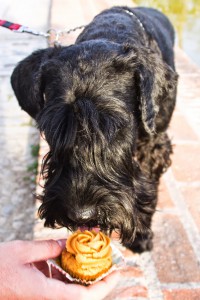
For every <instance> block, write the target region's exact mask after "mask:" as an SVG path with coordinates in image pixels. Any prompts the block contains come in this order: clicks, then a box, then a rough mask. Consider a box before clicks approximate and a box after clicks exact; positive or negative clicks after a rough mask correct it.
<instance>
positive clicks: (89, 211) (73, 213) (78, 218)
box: [67, 208, 96, 223]
mask: <svg viewBox="0 0 200 300" xmlns="http://www.w3.org/2000/svg"><path fill="white" fill-rule="evenodd" d="M67 215H68V217H69V219H70V220H72V221H73V222H75V223H86V222H88V221H90V220H93V219H94V218H95V217H96V210H95V209H94V208H86V209H77V210H68V212H67Z"/></svg>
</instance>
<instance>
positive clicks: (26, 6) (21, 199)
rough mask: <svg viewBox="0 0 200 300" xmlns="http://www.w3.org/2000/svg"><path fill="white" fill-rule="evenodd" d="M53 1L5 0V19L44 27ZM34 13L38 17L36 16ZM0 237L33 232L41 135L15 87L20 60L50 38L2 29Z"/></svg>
mask: <svg viewBox="0 0 200 300" xmlns="http://www.w3.org/2000/svg"><path fill="white" fill-rule="evenodd" d="M49 4H50V1H49V0H44V1H42V2H41V1H39V0H36V1H34V3H33V2H31V1H13V0H1V2H0V11H1V18H2V19H6V20H10V21H13V22H19V23H20V22H21V23H22V24H25V25H26V24H29V25H30V26H32V27H33V28H36V29H38V30H45V29H46V28H47V27H48V20H49ZM32 15H35V16H37V18H35V19H34V18H32ZM0 44H1V47H0V61H1V64H0V186H1V188H0V241H5V240H12V239H15V238H20V239H29V238H32V237H33V223H34V212H35V205H34V202H35V201H34V197H33V195H32V192H33V191H34V190H35V184H34V182H33V179H34V176H33V169H34V165H35V160H36V158H35V157H34V156H33V155H32V154H31V147H33V148H36V145H37V144H38V143H39V135H38V132H37V130H36V129H35V127H34V126H33V125H32V121H31V119H30V118H29V117H28V116H27V114H26V113H25V112H23V111H21V109H20V108H19V106H18V104H17V101H16V99H15V98H14V95H13V92H12V89H11V86H10V74H11V72H12V70H13V68H14V66H15V64H16V63H17V62H18V61H19V60H21V59H23V58H24V57H26V56H27V55H28V54H29V53H30V52H32V51H33V50H35V49H38V48H39V47H42V48H43V47H44V46H45V44H46V41H45V40H43V39H42V38H38V37H36V38H34V37H32V36H30V35H26V34H14V33H13V32H11V31H9V30H6V29H4V28H0Z"/></svg>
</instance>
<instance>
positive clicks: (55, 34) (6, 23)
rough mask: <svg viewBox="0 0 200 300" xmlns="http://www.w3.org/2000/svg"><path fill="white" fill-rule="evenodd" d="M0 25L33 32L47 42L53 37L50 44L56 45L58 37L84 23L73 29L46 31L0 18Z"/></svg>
mask: <svg viewBox="0 0 200 300" xmlns="http://www.w3.org/2000/svg"><path fill="white" fill-rule="evenodd" d="M0 27H5V28H7V29H10V30H12V31H13V32H19V33H22V32H26V33H30V34H34V35H37V36H43V37H45V38H48V39H49V43H50V41H51V40H52V39H53V42H51V43H50V44H53V45H56V44H61V43H60V38H61V37H62V36H63V35H66V34H69V33H71V32H73V31H76V30H77V29H82V28H85V25H82V26H78V27H75V28H73V29H64V30H55V29H49V30H48V31H47V32H41V31H37V30H34V29H31V28H29V27H27V26H24V25H20V24H15V23H11V22H9V21H5V20H0Z"/></svg>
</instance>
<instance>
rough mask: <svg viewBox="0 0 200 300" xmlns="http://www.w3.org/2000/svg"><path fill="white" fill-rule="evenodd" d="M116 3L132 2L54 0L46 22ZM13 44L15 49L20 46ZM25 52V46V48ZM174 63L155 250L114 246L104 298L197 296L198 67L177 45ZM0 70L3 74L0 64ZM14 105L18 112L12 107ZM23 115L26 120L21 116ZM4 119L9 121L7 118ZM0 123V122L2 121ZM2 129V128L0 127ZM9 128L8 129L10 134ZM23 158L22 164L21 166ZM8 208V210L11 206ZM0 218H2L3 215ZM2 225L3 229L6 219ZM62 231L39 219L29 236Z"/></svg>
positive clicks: (75, 18)
mask: <svg viewBox="0 0 200 300" xmlns="http://www.w3.org/2000/svg"><path fill="white" fill-rule="evenodd" d="M121 3H123V4H127V5H130V4H131V1H129V0H124V1H114V0H101V1H93V0H73V2H72V1H70V0H54V1H53V2H52V10H51V26H52V27H55V28H59V29H62V28H64V27H67V28H73V27H75V26H78V25H80V24H85V23H88V22H89V21H90V20H91V19H92V17H93V16H94V15H95V14H97V13H98V12H99V11H101V10H102V9H104V8H106V7H108V6H112V5H113V4H118V5H120V4H121ZM29 23H30V22H29ZM40 28H41V27H40ZM76 34H77V33H75V34H71V35H70V36H68V37H67V39H66V40H65V41H64V42H65V43H66V44H70V43H72V42H73V41H74V38H75V36H76ZM35 46H37V45H36V44H35V43H34V46H33V48H34V47H35ZM18 47H19V46H17V47H16V50H18V49H20V48H18ZM28 50H29V49H26V52H28ZM20 51H21V50H19V52H20ZM24 54H25V53H24ZM10 55H11V58H12V57H13V52H10ZM7 59H8V57H7ZM16 60H17V58H16ZM176 65H177V70H178V73H179V75H180V79H179V88H178V101H177V107H176V111H175V113H174V116H173V119H172V123H171V126H170V130H169V134H170V137H171V138H172V140H173V144H174V155H173V165H172V167H171V168H170V169H169V171H168V172H167V173H166V174H165V175H164V176H163V179H162V182H161V186H160V194H159V204H158V211H157V213H156V214H155V217H154V222H153V229H154V233H155V239H154V245H155V246H154V250H153V251H152V253H144V254H142V255H133V254H132V253H131V252H130V251H128V250H126V249H124V248H123V247H121V246H120V245H118V246H119V247H120V249H121V250H122V252H123V253H124V255H125V258H126V262H127V268H126V269H125V270H124V271H122V277H121V282H120V284H119V285H118V286H117V289H116V290H115V291H113V293H112V295H110V296H109V297H108V298H107V300H120V299H126V300H134V299H135V300H144V299H149V300H152V299H157V300H199V299H200V234H199V233H200V218H199V216H200V205H199V194H200V177H199V175H200V163H199V153H200V119H199V115H200V69H199V68H197V67H196V66H195V65H193V64H192V62H191V61H190V60H189V59H188V58H187V56H186V55H185V54H184V53H183V52H182V51H181V50H179V49H176ZM2 70H3V71H2V72H4V70H5V68H3V69H2ZM9 72H10V70H9V71H8V72H7V74H6V75H5V80H7V81H6V82H8V76H9ZM0 75H1V73H0ZM1 78H2V76H1ZM2 86H3V87H4V93H5V94H6V95H8V93H7V91H9V93H11V91H10V90H9V89H8V88H7V85H6V84H4V85H2V83H1V90H2ZM1 97H2V96H1ZM5 98H6V97H5ZM12 101H13V102H12V103H13V104H12V105H14V103H15V102H14V99H13V100H12ZM15 109H16V110H17V106H16V108H15ZM23 117H24V118H25V116H24V114H23ZM13 120H14V118H13V119H12V121H13ZM8 121H9V122H10V121H11V118H10V119H8ZM8 124H9V123H8ZM0 125H1V126H2V123H0ZM3 125H4V124H3ZM15 127H16V124H15ZM3 128H5V126H3ZM6 128H7V127H6ZM12 129H13V128H12ZM1 130H3V129H2V128H1ZM10 130H11V129H7V131H9V132H10ZM21 135H22V133H21ZM0 136H1V138H3V139H2V144H3V145H4V144H5V142H6V143H8V142H10V141H8V135H5V132H4V133H3V134H1V135H0ZM14 137H15V136H13V135H12V139H13V144H12V151H14V148H15V147H14V145H15V142H14V141H15V139H14ZM19 137H20V136H19ZM19 137H18V138H17V141H18V142H19V141H20V138H19ZM25 137H26V135H25ZM23 140H24V138H23ZM27 144H28V142H27V139H26V142H25V144H24V145H23V144H22V145H21V148H20V149H22V150H21V152H20V153H21V154H20V158H22V157H23V156H24V150H23V149H25V148H26V147H27ZM41 145H42V148H41V151H40V152H41V153H40V154H41V156H43V154H44V153H45V152H46V151H47V148H46V145H45V144H44V142H42V143H41ZM1 147H2V146H1ZM23 147H24V148H23ZM1 149H2V148H1ZM9 149H10V148H9V147H7V148H6V154H8V155H6V158H5V159H4V160H3V162H2V163H1V165H0V168H1V170H2V172H1V175H4V172H9V174H8V175H7V176H9V177H6V178H9V179H10V178H13V176H14V175H13V174H12V173H13V172H12V170H10V171H9V169H10V168H9V163H7V164H6V165H5V166H4V164H5V162H6V159H7V157H9V161H10V162H12V166H13V165H15V163H16V160H15V157H14V159H13V156H12V155H11V153H10V152H9ZM18 155H19V153H17V157H18ZM13 160H14V161H13ZM27 162H28V161H25V162H24V163H25V165H26V163H27ZM10 164H11V163H10ZM20 166H21V163H20ZM6 174H7V173H6ZM19 175H20V173H19ZM2 178H3V179H2V180H4V184H7V180H6V178H5V176H3V177H2ZM14 179H15V177H14ZM13 182H14V180H13ZM21 184H22V182H19V184H18V186H17V190H15V193H16V192H17V191H18V190H21V189H22V187H23V188H24V185H23V184H22V185H21ZM5 191H6V195H7V199H6V198H4V204H5V205H8V203H9V202H8V198H10V197H11V199H12V197H13V191H12V189H11V187H10V186H9V187H8V186H7V188H6V189H5ZM10 195H11V196H10ZM27 197H28V194H27V191H26V196H25V197H23V195H22V196H21V197H20V198H21V200H22V198H25V200H28V199H27ZM16 205H17V204H16ZM37 205H38V204H37ZM9 207H10V209H11V208H12V206H9ZM19 207H21V209H22V206H20V205H19ZM12 209H13V208H12ZM23 210H24V208H23ZM7 215H8V217H7V218H10V217H11V216H10V212H9V210H8V213H7ZM14 215H15V218H16V215H17V213H16V212H15V213H14ZM1 216H3V218H4V214H3V213H2V214H1ZM13 220H14V219H13ZM3 227H6V222H4V226H3ZM1 228H2V227H1ZM1 230H2V229H1ZM14 231H15V230H14V227H12V226H11V227H9V228H8V229H7V231H6V230H5V233H6V234H7V232H8V233H9V234H11V237H12V234H13V232H14ZM65 233H66V231H65V229H61V230H58V231H57V230H49V229H43V225H42V222H41V221H39V220H36V222H35V227H34V238H37V239H41V238H46V237H63V236H64V235H65ZM9 234H8V236H9Z"/></svg>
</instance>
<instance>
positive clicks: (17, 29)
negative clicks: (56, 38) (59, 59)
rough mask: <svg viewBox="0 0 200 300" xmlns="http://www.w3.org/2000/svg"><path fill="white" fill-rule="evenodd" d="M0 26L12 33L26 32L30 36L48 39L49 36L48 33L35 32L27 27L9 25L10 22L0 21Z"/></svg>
mask: <svg viewBox="0 0 200 300" xmlns="http://www.w3.org/2000/svg"><path fill="white" fill-rule="evenodd" d="M0 26H2V27H5V28H7V29H10V30H12V31H14V32H19V33H21V32H26V33H30V34H33V35H39V36H44V37H46V38H47V37H49V35H50V34H49V33H45V32H41V31H37V30H34V29H31V28H29V27H27V26H23V25H20V24H15V23H11V22H9V21H5V20H0Z"/></svg>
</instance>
